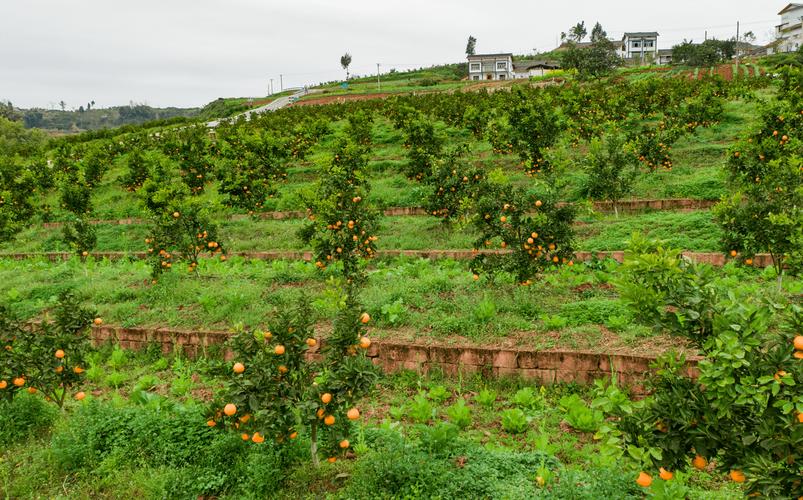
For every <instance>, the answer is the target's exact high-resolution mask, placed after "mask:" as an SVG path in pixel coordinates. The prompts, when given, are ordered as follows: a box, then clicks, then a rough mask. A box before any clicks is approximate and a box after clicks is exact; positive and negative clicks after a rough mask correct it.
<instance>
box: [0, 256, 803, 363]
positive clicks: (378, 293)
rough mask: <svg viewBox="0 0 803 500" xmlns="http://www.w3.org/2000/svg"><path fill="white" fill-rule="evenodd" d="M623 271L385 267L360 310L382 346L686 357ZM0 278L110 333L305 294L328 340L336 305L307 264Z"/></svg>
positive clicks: (375, 273)
mask: <svg viewBox="0 0 803 500" xmlns="http://www.w3.org/2000/svg"><path fill="white" fill-rule="evenodd" d="M617 268H618V265H617V264H615V263H614V262H613V261H606V262H603V263H594V262H592V263H589V264H587V265H576V266H574V267H565V268H561V269H559V270H556V271H550V272H547V273H545V275H544V276H543V277H542V279H541V280H540V281H537V282H535V283H534V284H533V285H532V286H527V287H522V286H516V285H515V283H514V280H513V278H512V277H511V276H507V275H501V276H499V277H498V278H497V279H496V280H490V279H489V278H486V277H483V278H482V279H481V280H479V281H474V280H472V277H471V272H470V271H469V269H468V268H467V263H464V262H455V261H451V260H442V261H428V260H415V259H409V258H397V259H380V260H378V261H376V262H374V264H373V266H372V268H371V272H370V275H369V280H368V285H367V288H366V289H365V291H364V293H363V295H362V300H363V303H364V306H365V308H366V310H367V311H368V312H369V313H370V314H371V317H372V318H374V321H372V331H371V336H372V337H374V338H377V339H393V340H404V341H416V342H425V343H427V342H434V343H445V344H449V343H466V342H470V343H475V344H486V345H506V346H511V347H522V348H535V349H548V348H573V349H586V350H593V351H596V352H605V351H608V352H610V351H614V350H615V351H617V352H634V353H635V352H647V353H654V352H656V351H660V350H664V349H670V348H683V344H682V343H681V342H678V341H677V340H676V339H672V338H669V337H667V336H665V335H656V333H655V332H652V331H650V330H649V329H645V328H644V327H642V326H638V325H636V324H634V323H633V321H632V318H631V317H630V313H629V312H628V310H627V309H626V307H625V306H624V305H623V304H622V303H621V302H620V300H619V298H618V296H617V294H616V292H615V289H614V288H613V287H612V283H613V282H614V281H615V279H614V277H615V274H616V270H617ZM717 273H718V275H719V276H720V278H719V279H720V280H722V281H723V282H724V283H725V284H727V286H732V287H733V288H734V289H736V288H740V289H742V290H744V291H746V292H748V293H750V294H753V295H754V296H762V295H766V294H768V293H773V292H772V290H773V289H774V286H775V283H774V280H773V277H772V276H771V275H770V274H769V271H759V270H753V269H746V268H739V267H734V266H732V265H731V266H728V267H726V268H723V269H721V270H719V271H717ZM0 280H2V281H3V283H4V290H5V292H4V296H3V297H2V300H3V301H4V302H6V303H7V304H8V305H9V306H10V307H12V308H13V309H14V310H15V311H17V312H18V313H20V314H21V315H22V316H24V317H26V318H29V317H32V316H34V315H36V314H38V313H39V311H41V310H42V309H46V308H48V307H50V306H51V305H52V304H53V303H54V302H55V299H56V296H57V295H58V293H59V292H60V291H61V290H63V289H65V288H68V287H73V288H75V290H76V291H77V292H78V293H79V294H81V295H82V296H83V297H85V298H86V300H87V301H89V302H90V303H92V304H93V305H94V306H95V307H97V309H98V311H99V313H100V314H101V316H102V317H103V318H104V320H105V321H106V322H107V323H108V324H114V325H122V326H126V327H134V326H147V327H161V326H165V327H176V328H186V329H197V330H226V331H230V330H232V329H234V328H235V327H236V326H237V325H245V326H249V327H254V328H256V327H261V326H265V324H266V323H267V319H268V318H269V317H270V316H271V315H272V314H274V312H275V311H277V310H282V309H283V308H285V307H287V306H288V305H290V304H292V303H293V302H295V301H296V300H298V299H299V297H300V296H304V297H305V300H307V301H309V302H310V303H311V304H312V306H313V313H314V315H315V321H316V325H317V329H318V332H319V334H320V335H322V336H325V335H326V334H327V332H328V331H329V330H330V328H331V327H330V325H331V318H332V317H333V315H334V312H335V311H336V306H335V305H336V303H337V301H339V300H340V294H339V292H338V291H337V290H338V288H337V286H336V283H337V282H336V280H335V277H334V274H333V271H326V272H319V271H317V269H316V268H315V267H314V265H313V264H311V263H306V262H301V261H295V262H288V261H271V262H265V261H253V262H247V261H245V260H243V259H241V258H233V259H230V260H229V261H227V262H225V263H221V262H219V261H202V262H201V265H200V266H199V274H198V275H191V274H185V273H180V272H173V273H168V274H166V275H164V276H163V277H162V278H160V280H159V282H158V283H157V284H156V285H151V284H150V279H149V269H148V268H147V266H146V264H145V263H144V262H137V261H132V262H128V261H118V262H109V261H95V260H93V259H89V260H88V261H87V262H86V263H81V262H80V261H78V260H77V259H75V260H71V261H67V262H60V263H56V264H53V263H50V262H45V261H41V260H24V261H11V260H0ZM784 283H785V293H786V294H795V293H800V291H801V290H802V289H803V284H802V283H801V281H799V280H795V279H791V278H790V279H787V280H786V281H785V282H784Z"/></svg>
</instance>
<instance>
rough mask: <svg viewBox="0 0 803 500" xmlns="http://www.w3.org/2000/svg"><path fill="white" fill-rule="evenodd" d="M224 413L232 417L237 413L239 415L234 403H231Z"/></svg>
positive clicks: (225, 407)
mask: <svg viewBox="0 0 803 500" xmlns="http://www.w3.org/2000/svg"><path fill="white" fill-rule="evenodd" d="M223 413H225V414H226V416H228V417H230V416H232V415H234V414H235V413H237V407H236V406H234V405H233V404H232V403H229V404H227V405H226V406H224V407H223Z"/></svg>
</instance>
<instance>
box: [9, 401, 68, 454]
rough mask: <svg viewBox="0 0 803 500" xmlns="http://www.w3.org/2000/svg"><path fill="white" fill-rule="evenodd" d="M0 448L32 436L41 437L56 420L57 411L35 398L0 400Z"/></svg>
mask: <svg viewBox="0 0 803 500" xmlns="http://www.w3.org/2000/svg"><path fill="white" fill-rule="evenodd" d="M0 415H2V416H3V417H2V418H0V446H2V447H8V446H10V445H12V444H15V443H18V442H20V441H23V440H25V439H29V438H30V437H32V436H41V434H42V433H43V432H45V431H46V430H47V429H48V428H49V427H50V426H51V425H52V424H53V422H54V421H55V420H56V416H57V415H58V411H56V409H55V408H54V407H53V406H51V405H48V404H47V403H45V401H44V400H43V399H42V398H40V397H37V396H34V395H30V394H19V395H18V396H17V397H15V398H14V399H12V400H9V399H0Z"/></svg>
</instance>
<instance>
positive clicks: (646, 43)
mask: <svg viewBox="0 0 803 500" xmlns="http://www.w3.org/2000/svg"><path fill="white" fill-rule="evenodd" d="M619 55H620V56H621V57H622V59H626V60H631V61H632V60H635V61H639V62H641V63H645V62H648V61H655V60H657V59H658V33H657V32H655V31H639V32H633V33H625V34H624V36H623V37H622V42H621V45H620V47H619Z"/></svg>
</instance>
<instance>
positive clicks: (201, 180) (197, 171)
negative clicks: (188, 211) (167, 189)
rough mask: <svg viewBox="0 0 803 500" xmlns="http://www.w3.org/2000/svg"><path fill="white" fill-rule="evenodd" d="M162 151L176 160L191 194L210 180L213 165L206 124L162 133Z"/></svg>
mask: <svg viewBox="0 0 803 500" xmlns="http://www.w3.org/2000/svg"><path fill="white" fill-rule="evenodd" d="M160 139H161V143H160V145H161V148H162V152H163V153H164V154H166V155H167V156H169V157H170V158H171V159H173V160H174V161H176V162H177V163H178V166H179V174H180V175H181V179H182V180H183V181H184V183H185V184H187V186H188V187H189V188H190V191H192V193H193V194H195V193H198V192H199V191H202V190H203V189H204V186H205V185H206V183H207V182H209V181H211V178H210V177H211V174H212V172H213V165H212V162H211V161H210V158H209V155H208V153H209V131H208V129H207V127H206V125H195V126H189V127H181V128H178V129H174V130H168V131H165V132H163V133H162V136H161V137H160Z"/></svg>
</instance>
